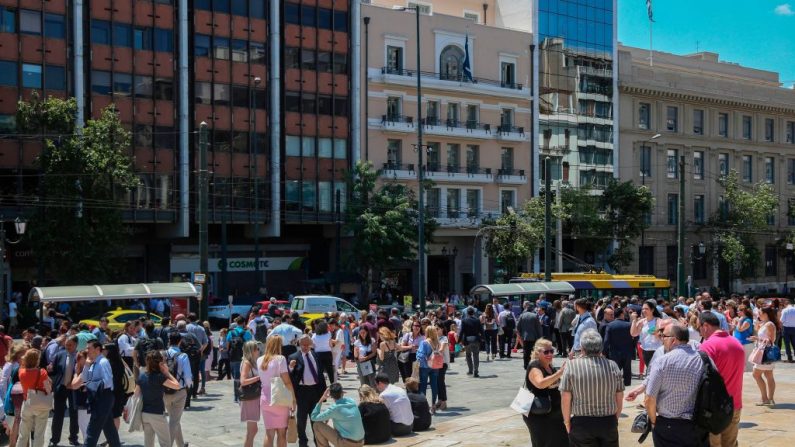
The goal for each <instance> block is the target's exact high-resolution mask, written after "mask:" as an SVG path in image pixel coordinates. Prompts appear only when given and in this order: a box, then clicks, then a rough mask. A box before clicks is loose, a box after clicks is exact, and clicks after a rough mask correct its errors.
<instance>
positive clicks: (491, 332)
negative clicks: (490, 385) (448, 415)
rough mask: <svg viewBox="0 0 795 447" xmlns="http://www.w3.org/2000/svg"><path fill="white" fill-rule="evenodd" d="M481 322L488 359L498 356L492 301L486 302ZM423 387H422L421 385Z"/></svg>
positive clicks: (495, 316) (495, 322)
mask: <svg viewBox="0 0 795 447" xmlns="http://www.w3.org/2000/svg"><path fill="white" fill-rule="evenodd" d="M480 323H481V324H482V325H483V339H484V342H485V344H486V360H489V355H491V359H492V360H493V359H496V358H497V315H496V313H495V312H494V306H492V305H491V303H489V304H486V310H484V311H483V314H482V315H481V316H480ZM420 388H422V387H420Z"/></svg>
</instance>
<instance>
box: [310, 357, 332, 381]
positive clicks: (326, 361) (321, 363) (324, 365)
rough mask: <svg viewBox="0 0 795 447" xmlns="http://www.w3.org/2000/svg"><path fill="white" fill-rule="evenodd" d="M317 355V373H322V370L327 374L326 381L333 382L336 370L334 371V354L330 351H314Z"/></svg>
mask: <svg viewBox="0 0 795 447" xmlns="http://www.w3.org/2000/svg"><path fill="white" fill-rule="evenodd" d="M315 355H316V356H317V373H318V374H319V375H322V374H323V373H324V372H325V373H326V375H327V376H328V383H330V384H331V383H334V382H335V379H334V377H335V376H336V371H334V356H333V355H332V354H331V351H324V352H315Z"/></svg>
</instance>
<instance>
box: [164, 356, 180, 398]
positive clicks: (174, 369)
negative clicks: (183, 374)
mask: <svg viewBox="0 0 795 447" xmlns="http://www.w3.org/2000/svg"><path fill="white" fill-rule="evenodd" d="M183 354H184V353H182V352H180V353H179V354H177V355H174V356H172V355H169V353H168V351H163V358H165V359H166V366H168V372H169V373H171V377H173V378H174V379H176V380H177V382H179V385H180V386H182V382H180V381H179V379H180V376H179V375H178V372H179V365H178V364H177V359H178V358H179V356H181V355H183ZM177 391H178V390H174V389H171V388H168V387H163V392H164V393H166V394H174V393H176V392H177Z"/></svg>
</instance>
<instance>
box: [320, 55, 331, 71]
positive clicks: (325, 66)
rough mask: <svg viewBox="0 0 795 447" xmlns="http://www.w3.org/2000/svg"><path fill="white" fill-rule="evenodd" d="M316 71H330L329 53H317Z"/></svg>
mask: <svg viewBox="0 0 795 447" xmlns="http://www.w3.org/2000/svg"><path fill="white" fill-rule="evenodd" d="M317 71H321V72H324V73H327V72H330V71H331V53H328V52H326V51H318V52H317Z"/></svg>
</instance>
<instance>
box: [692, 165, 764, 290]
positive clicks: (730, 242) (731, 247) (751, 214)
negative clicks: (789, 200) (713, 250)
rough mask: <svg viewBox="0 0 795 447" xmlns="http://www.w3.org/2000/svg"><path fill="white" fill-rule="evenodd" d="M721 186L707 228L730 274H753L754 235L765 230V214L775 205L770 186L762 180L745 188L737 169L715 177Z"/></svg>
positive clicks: (757, 252) (756, 256)
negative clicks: (718, 203)
mask: <svg viewBox="0 0 795 447" xmlns="http://www.w3.org/2000/svg"><path fill="white" fill-rule="evenodd" d="M718 182H719V183H720V185H721V186H722V187H723V189H724V192H723V198H724V204H723V206H722V207H721V208H719V209H718V210H717V211H716V212H715V213H714V214H713V215H712V216H711V217H710V219H709V222H708V227H709V228H710V229H711V230H712V232H713V235H714V237H715V239H716V242H717V243H718V247H719V250H718V253H717V256H718V258H717V259H716V261H718V262H722V263H724V265H725V266H726V267H727V268H728V271H729V272H730V273H731V274H732V275H741V276H743V277H751V276H754V274H755V272H756V268H757V266H758V264H759V258H760V254H761V252H760V250H759V249H758V248H757V244H756V242H755V240H754V235H755V234H757V233H759V232H764V231H767V230H768V225H767V220H768V217H769V216H771V215H772V214H773V213H775V211H776V209H777V208H778V197H777V196H776V194H775V192H774V190H773V187H772V185H769V184H767V183H764V182H759V183H756V184H754V185H753V186H752V187H751V188H750V189H748V190H745V189H743V188H742V187H741V186H740V182H739V177H738V175H737V171H735V170H731V171H730V172H729V174H728V175H726V176H724V177H722V178H720V179H718Z"/></svg>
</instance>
